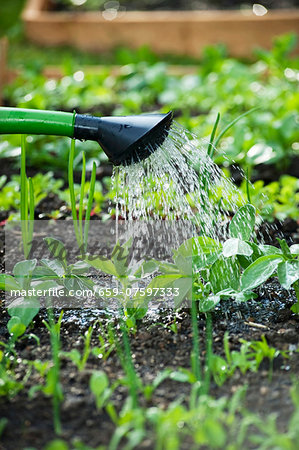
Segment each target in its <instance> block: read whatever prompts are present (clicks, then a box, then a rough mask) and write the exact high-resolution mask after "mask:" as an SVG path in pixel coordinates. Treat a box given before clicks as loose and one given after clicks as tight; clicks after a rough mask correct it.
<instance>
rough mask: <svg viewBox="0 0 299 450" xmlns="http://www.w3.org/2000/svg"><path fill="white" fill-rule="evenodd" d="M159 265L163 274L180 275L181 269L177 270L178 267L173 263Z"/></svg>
mask: <svg viewBox="0 0 299 450" xmlns="http://www.w3.org/2000/svg"><path fill="white" fill-rule="evenodd" d="M158 265H159V271H160V272H162V273H163V274H165V275H166V274H168V275H170V274H172V275H174V274H179V273H180V272H179V269H178V268H177V266H176V265H175V264H172V263H167V262H162V263H160V262H158Z"/></svg>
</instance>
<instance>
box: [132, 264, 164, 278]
mask: <svg viewBox="0 0 299 450" xmlns="http://www.w3.org/2000/svg"><path fill="white" fill-rule="evenodd" d="M157 268H158V262H157V261H154V260H150V261H144V262H143V263H142V264H141V266H140V267H139V268H138V269H137V270H136V272H135V273H134V276H135V277H136V278H144V277H146V276H148V275H151V274H152V273H154V272H155V270H157Z"/></svg>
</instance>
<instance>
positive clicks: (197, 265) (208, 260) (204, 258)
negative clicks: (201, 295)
mask: <svg viewBox="0 0 299 450" xmlns="http://www.w3.org/2000/svg"><path fill="white" fill-rule="evenodd" d="M220 253H221V250H219V251H217V252H215V253H211V254H210V255H209V254H208V253H203V254H202V255H195V256H193V258H192V270H193V271H195V272H196V271H199V270H202V269H204V268H205V267H208V266H210V265H211V264H213V263H214V262H215V261H216V260H217V259H218V257H219V255H220Z"/></svg>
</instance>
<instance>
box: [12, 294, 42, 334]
mask: <svg viewBox="0 0 299 450" xmlns="http://www.w3.org/2000/svg"><path fill="white" fill-rule="evenodd" d="M39 308H40V303H39V301H38V300H37V299H36V298H33V297H32V298H28V297H27V298H24V297H20V298H17V299H16V300H14V301H13V302H12V303H11V304H10V305H9V307H8V308H7V312H8V314H9V315H10V316H11V317H18V318H19V319H20V321H21V323H23V324H24V325H25V327H28V325H29V324H30V322H31V320H32V319H33V318H34V317H35V316H36V314H37V313H38V311H39Z"/></svg>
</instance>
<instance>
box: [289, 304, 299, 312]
mask: <svg viewBox="0 0 299 450" xmlns="http://www.w3.org/2000/svg"><path fill="white" fill-rule="evenodd" d="M291 311H293V313H295V314H299V301H298V302H297V303H295V304H294V305H293V306H291Z"/></svg>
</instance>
